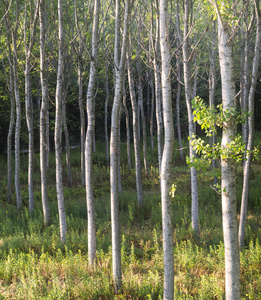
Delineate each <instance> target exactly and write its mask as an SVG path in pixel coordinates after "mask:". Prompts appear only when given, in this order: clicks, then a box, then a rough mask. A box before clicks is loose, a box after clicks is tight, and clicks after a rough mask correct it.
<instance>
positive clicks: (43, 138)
mask: <svg viewBox="0 0 261 300" xmlns="http://www.w3.org/2000/svg"><path fill="white" fill-rule="evenodd" d="M44 7H45V1H44V0H40V10H39V19H40V80H41V89H42V103H41V110H40V171H41V192H42V206H43V216H44V225H45V226H48V225H49V224H50V209H49V201H48V191H47V156H48V151H47V145H48V144H47V111H48V106H49V105H48V94H47V78H46V72H45V68H46V64H45V11H44Z"/></svg>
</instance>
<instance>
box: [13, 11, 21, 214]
mask: <svg viewBox="0 0 261 300" xmlns="http://www.w3.org/2000/svg"><path fill="white" fill-rule="evenodd" d="M17 9H18V8H17ZM12 40H13V47H14V51H15V57H14V61H13V76H14V77H13V78H14V94H15V106H16V123H15V192H16V205H17V209H18V211H20V210H21V207H22V196H21V186H20V130H21V102H20V94H19V87H18V70H17V59H18V57H17V45H16V36H15V34H14V33H13V34H12Z"/></svg>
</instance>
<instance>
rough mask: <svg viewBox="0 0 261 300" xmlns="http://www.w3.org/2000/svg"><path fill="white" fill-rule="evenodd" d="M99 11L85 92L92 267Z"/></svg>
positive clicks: (91, 257) (96, 8) (97, 4)
mask: <svg viewBox="0 0 261 300" xmlns="http://www.w3.org/2000/svg"><path fill="white" fill-rule="evenodd" d="M99 11H100V0H95V3H94V13H93V16H94V17H93V28H92V60H91V66H90V77H89V85H88V91H87V115H88V127H87V133H86V144H85V166H86V201H87V216H88V258H89V264H90V265H93V263H94V261H95V259H96V227H95V210H94V193H93V163H92V151H93V144H92V143H93V134H94V127H95V109H94V86H95V80H96V73H97V57H98V29H99Z"/></svg>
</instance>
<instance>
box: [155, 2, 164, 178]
mask: <svg viewBox="0 0 261 300" xmlns="http://www.w3.org/2000/svg"><path fill="white" fill-rule="evenodd" d="M156 5H157V1H156ZM156 10H157V12H156V38H155V45H154V51H155V52H154V59H153V65H154V77H155V100H156V122H157V145H158V163H159V175H160V170H161V159H162V151H163V150H162V149H163V134H164V129H163V120H162V103H161V77H160V59H161V58H160V49H159V47H160V45H159V17H158V7H156Z"/></svg>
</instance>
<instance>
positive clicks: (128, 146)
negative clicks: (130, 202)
mask: <svg viewBox="0 0 261 300" xmlns="http://www.w3.org/2000/svg"><path fill="white" fill-rule="evenodd" d="M122 102H123V108H124V113H125V118H126V135H127V157H128V167H129V170H131V146H130V117H129V112H128V108H127V104H126V91H125V80H123V101H122Z"/></svg>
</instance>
